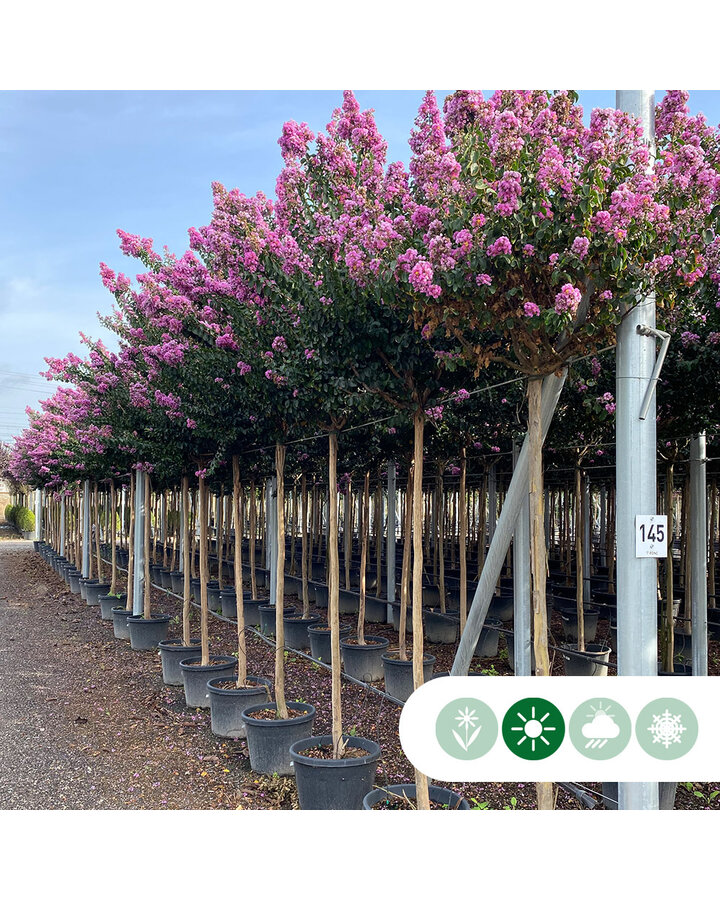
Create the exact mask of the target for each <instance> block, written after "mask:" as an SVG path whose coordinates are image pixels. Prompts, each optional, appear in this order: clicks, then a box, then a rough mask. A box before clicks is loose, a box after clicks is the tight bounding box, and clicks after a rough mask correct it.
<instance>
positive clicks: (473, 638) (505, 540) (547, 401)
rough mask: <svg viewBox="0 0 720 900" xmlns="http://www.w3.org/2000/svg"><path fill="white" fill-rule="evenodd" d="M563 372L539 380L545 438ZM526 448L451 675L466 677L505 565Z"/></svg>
mask: <svg viewBox="0 0 720 900" xmlns="http://www.w3.org/2000/svg"><path fill="white" fill-rule="evenodd" d="M566 376H567V370H563V373H562V375H560V376H559V377H558V376H556V375H548V376H547V377H546V378H545V379H544V380H543V391H542V433H543V439H544V438H545V437H546V435H547V432H548V428H549V427H550V422H551V421H552V417H553V414H554V413H555V407H556V406H557V402H558V398H559V397H560V392H561V391H562V389H563V385H564V384H565V378H566ZM528 455H529V448H528V438H527V435H526V436H525V439H524V441H523V445H522V450H521V451H520V455H519V456H518V461H517V465H516V467H515V471H514V473H513V477H512V480H511V482H510V485H509V487H508V490H507V494H506V495H505V502H504V503H503V508H502V512H501V513H500V518H499V519H498V522H497V527H496V529H495V534H494V535H493V539H492V542H491V544H490V547H489V549H488V554H487V557H486V559H485V565H484V566H483V570H482V574H481V575H480V581H479V582H478V586H477V587H476V588H475V596H474V597H473V602H472V606H471V607H470V611H469V612H468V617H467V622H466V624H465V629H464V631H463V634H462V638H461V639H460V644H459V646H458V649H457V653H456V654H455V660H454V662H453V666H452V671H451V672H450V674H451V675H467V673H468V669H469V668H470V663H471V661H472V655H473V651H474V649H475V646H476V645H477V642H478V638H479V637H480V632H481V631H482V627H483V625H484V623H485V617H486V616H487V611H488V608H489V606H490V600H491V599H492V595H493V594H494V592H495V585H496V584H497V580H498V578H499V577H500V572H501V570H502V567H503V563H504V562H505V557H506V556H507V552H508V549H509V547H510V541H511V539H512V536H513V532H514V530H515V524H516V522H517V518H518V515H519V513H520V509H521V508H522V505H523V503H524V501H525V499H526V498H527V497H528V469H529V465H528V463H529V460H528Z"/></svg>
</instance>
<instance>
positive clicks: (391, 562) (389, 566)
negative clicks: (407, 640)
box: [385, 461, 397, 622]
mask: <svg viewBox="0 0 720 900" xmlns="http://www.w3.org/2000/svg"><path fill="white" fill-rule="evenodd" d="M396 475H397V467H396V466H395V463H394V462H392V461H391V462H389V463H388V471H387V537H386V541H387V543H386V545H385V547H386V550H385V567H386V568H385V571H386V572H387V576H386V581H387V601H388V605H387V619H386V621H387V622H392V606H390V604H391V603H393V602H394V601H395V505H396V500H397V498H396V494H395V477H396Z"/></svg>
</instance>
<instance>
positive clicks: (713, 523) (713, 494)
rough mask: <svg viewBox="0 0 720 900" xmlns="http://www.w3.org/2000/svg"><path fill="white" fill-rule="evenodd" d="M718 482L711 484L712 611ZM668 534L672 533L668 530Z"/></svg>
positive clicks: (713, 607) (711, 602)
mask: <svg viewBox="0 0 720 900" xmlns="http://www.w3.org/2000/svg"><path fill="white" fill-rule="evenodd" d="M717 499H718V491H717V481H716V480H715V479H714V478H713V479H712V481H711V482H710V540H709V542H708V543H709V545H710V554H709V559H708V597H709V601H710V602H709V605H710V608H711V609H715V607H716V603H715V532H716V531H717ZM668 534H670V531H669V530H668Z"/></svg>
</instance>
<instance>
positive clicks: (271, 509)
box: [265, 478, 278, 606]
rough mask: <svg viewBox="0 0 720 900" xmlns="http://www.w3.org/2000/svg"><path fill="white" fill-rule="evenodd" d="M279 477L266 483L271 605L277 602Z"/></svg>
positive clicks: (266, 522)
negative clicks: (277, 501)
mask: <svg viewBox="0 0 720 900" xmlns="http://www.w3.org/2000/svg"><path fill="white" fill-rule="evenodd" d="M276 500H277V479H276V478H268V480H267V482H266V485H265V541H266V547H267V553H266V554H265V557H266V558H265V565H266V566H267V567H268V568H269V569H270V605H271V606H274V605H275V604H276V603H277V554H278V544H277V503H276Z"/></svg>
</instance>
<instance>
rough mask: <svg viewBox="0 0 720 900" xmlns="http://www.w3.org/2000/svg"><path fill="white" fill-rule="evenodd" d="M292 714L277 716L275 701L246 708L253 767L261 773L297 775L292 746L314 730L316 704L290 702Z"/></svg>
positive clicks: (245, 716)
mask: <svg viewBox="0 0 720 900" xmlns="http://www.w3.org/2000/svg"><path fill="white" fill-rule="evenodd" d="M286 705H287V709H288V715H289V718H287V719H278V718H276V714H277V706H276V704H275V703H264V704H261V705H258V706H251V707H250V708H249V709H246V710H244V711H243V712H242V719H243V723H244V725H245V730H246V735H247V745H248V751H249V753H250V767H251V768H252V770H253V771H254V772H257V773H259V774H261V775H272V774H273V772H277V773H278V775H293V774H294V772H295V769H294V767H293V761H292V759H291V757H290V747H291V746H292V744H294V743H295V741H299V740H301V739H302V738H306V737H310V735H311V734H312V725H313V719H314V718H315V707H314V706H311V705H310V704H309V703H295V702H289V703H287V704H286Z"/></svg>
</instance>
